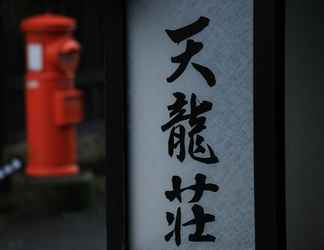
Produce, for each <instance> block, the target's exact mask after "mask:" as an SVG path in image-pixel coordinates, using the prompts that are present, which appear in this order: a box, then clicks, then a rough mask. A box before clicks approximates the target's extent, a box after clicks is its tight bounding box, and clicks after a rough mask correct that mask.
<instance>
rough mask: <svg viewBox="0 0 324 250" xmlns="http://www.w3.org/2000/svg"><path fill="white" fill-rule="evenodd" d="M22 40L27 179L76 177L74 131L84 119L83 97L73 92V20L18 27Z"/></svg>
mask: <svg viewBox="0 0 324 250" xmlns="http://www.w3.org/2000/svg"><path fill="white" fill-rule="evenodd" d="M21 29H22V31H23V32H24V33H25V40H26V67H27V73H26V76H25V105H26V125H27V167H26V174H27V175H30V176H62V175H72V174H76V173H78V171H79V167H78V165H77V164H76V162H77V156H76V152H77V148H76V128H75V125H76V124H77V123H79V122H80V121H81V120H82V118H83V107H82V92H81V91H79V90H77V89H76V88H75V86H74V78H75V71H76V68H77V65H78V61H79V50H80V46H79V43H78V42H77V41H75V40H74V38H73V31H74V29H75V20H74V19H72V18H68V17H64V16H59V15H52V14H45V15H40V16H34V17H30V18H27V19H25V20H24V21H23V22H22V24H21Z"/></svg>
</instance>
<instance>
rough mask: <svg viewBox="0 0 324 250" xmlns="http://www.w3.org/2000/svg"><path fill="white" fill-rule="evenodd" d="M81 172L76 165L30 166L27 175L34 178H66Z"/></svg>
mask: <svg viewBox="0 0 324 250" xmlns="http://www.w3.org/2000/svg"><path fill="white" fill-rule="evenodd" d="M79 172H80V169H79V166H78V165H76V164H69V165H59V166H57V165H53V166H51V165H35V164H31V165H28V166H27V168H26V175H28V176H33V177H50V176H53V177H54V176H66V175H75V174H78V173H79Z"/></svg>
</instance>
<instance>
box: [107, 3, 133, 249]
mask: <svg viewBox="0 0 324 250" xmlns="http://www.w3.org/2000/svg"><path fill="white" fill-rule="evenodd" d="M103 14H104V17H103V18H104V20H103V21H104V27H103V28H104V51H105V76H106V77H105V80H106V81H105V84H106V124H107V143H106V145H107V152H108V156H107V164H108V167H109V170H108V174H107V201H109V204H107V224H108V230H107V233H108V235H107V242H108V249H109V250H120V249H125V247H126V246H125V241H126V238H127V235H126V223H125V221H126V190H125V189H126V183H127V182H126V162H127V159H126V155H127V152H126V149H127V133H126V113H125V110H126V95H125V94H126V80H127V78H126V67H125V58H126V48H125V47H126V46H125V43H126V37H125V34H126V32H125V2H124V1H109V2H108V5H107V7H106V8H105V12H104V13H103Z"/></svg>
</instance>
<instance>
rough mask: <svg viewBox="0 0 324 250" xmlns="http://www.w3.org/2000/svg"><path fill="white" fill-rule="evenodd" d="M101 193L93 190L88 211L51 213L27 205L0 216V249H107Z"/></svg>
mask: <svg viewBox="0 0 324 250" xmlns="http://www.w3.org/2000/svg"><path fill="white" fill-rule="evenodd" d="M102 183H104V181H102ZM98 190H99V191H98ZM103 190H104V189H103V188H102V187H101V188H99V189H97V192H96V196H95V197H96V198H95V202H94V206H93V207H92V208H88V209H86V210H84V211H80V212H69V213H67V212H59V213H58V212H53V211H52V212H51V211H47V210H46V209H44V207H41V206H39V207H38V208H37V206H35V204H27V203H28V202H27V203H26V204H24V205H23V207H19V208H18V209H15V210H14V211H13V212H11V213H6V214H4V213H2V214H0V249H1V250H105V249H107V247H106V238H107V237H106V204H105V193H104V191H103Z"/></svg>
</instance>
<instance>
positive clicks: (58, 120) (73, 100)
mask: <svg viewBox="0 0 324 250" xmlns="http://www.w3.org/2000/svg"><path fill="white" fill-rule="evenodd" d="M82 118H83V107H82V93H81V91H79V90H77V89H69V90H58V91H56V93H55V94H54V119H55V124H56V125H58V126H65V125H73V124H77V123H79V122H81V120H82Z"/></svg>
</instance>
